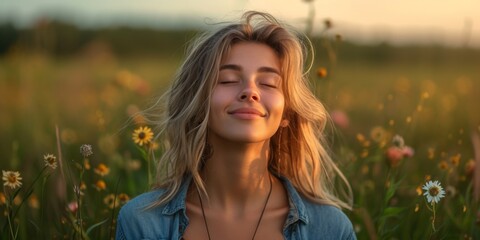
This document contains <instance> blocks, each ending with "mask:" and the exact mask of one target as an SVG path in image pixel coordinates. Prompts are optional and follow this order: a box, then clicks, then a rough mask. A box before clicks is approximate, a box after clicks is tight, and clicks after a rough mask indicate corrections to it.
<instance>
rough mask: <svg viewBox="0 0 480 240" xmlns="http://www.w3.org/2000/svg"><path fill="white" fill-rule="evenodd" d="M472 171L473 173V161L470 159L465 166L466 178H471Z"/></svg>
mask: <svg viewBox="0 0 480 240" xmlns="http://www.w3.org/2000/svg"><path fill="white" fill-rule="evenodd" d="M474 171H475V161H473V159H470V160H468V162H467V163H466V164H465V174H466V175H467V176H472V175H473V172H474Z"/></svg>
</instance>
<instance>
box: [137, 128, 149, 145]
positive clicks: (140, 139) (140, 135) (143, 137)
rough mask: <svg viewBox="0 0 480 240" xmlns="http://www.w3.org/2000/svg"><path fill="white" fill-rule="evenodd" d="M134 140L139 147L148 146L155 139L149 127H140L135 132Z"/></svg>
mask: <svg viewBox="0 0 480 240" xmlns="http://www.w3.org/2000/svg"><path fill="white" fill-rule="evenodd" d="M132 139H133V141H134V142H135V143H136V144H138V145H139V146H143V145H144V144H145V145H147V144H149V143H150V142H151V141H152V139H153V132H152V129H150V128H149V127H139V128H137V129H135V131H134V132H133V134H132Z"/></svg>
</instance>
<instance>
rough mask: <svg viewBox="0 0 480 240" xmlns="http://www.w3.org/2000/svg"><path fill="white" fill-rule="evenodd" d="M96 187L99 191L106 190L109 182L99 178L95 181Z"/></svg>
mask: <svg viewBox="0 0 480 240" xmlns="http://www.w3.org/2000/svg"><path fill="white" fill-rule="evenodd" d="M95 188H96V189H97V190H98V191H102V190H105V189H107V184H106V183H105V181H103V180H101V179H100V180H98V181H97V182H96V183H95Z"/></svg>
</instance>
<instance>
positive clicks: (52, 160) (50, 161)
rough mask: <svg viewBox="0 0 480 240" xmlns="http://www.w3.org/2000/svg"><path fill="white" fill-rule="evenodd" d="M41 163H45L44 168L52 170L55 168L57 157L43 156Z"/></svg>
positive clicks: (51, 155)
mask: <svg viewBox="0 0 480 240" xmlns="http://www.w3.org/2000/svg"><path fill="white" fill-rule="evenodd" d="M43 161H44V162H45V166H47V167H50V168H52V169H56V168H57V157H55V155H53V154H47V155H44V156H43Z"/></svg>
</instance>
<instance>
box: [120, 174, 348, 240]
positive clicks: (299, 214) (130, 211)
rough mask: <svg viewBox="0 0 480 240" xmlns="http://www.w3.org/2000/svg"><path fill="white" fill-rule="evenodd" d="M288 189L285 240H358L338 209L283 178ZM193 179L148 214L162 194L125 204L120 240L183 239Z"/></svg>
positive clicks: (153, 192)
mask: <svg viewBox="0 0 480 240" xmlns="http://www.w3.org/2000/svg"><path fill="white" fill-rule="evenodd" d="M280 179H281V180H282V183H283V184H284V186H285V189H287V192H288V197H289V205H290V210H289V213H288V216H287V218H286V220H285V224H284V228H283V236H284V238H285V239H286V240H300V239H336V240H337V239H348V240H350V239H356V236H355V232H354V231H353V227H352V223H351V222H350V220H349V219H348V217H347V216H346V215H345V214H344V213H343V212H342V211H341V210H340V209H338V208H336V207H333V206H330V205H321V204H317V203H312V202H310V201H309V200H307V199H305V198H304V197H302V196H301V195H300V194H298V192H297V191H296V189H295V188H294V187H293V185H292V184H291V183H290V181H289V180H288V179H286V178H282V177H281V178H280ZM190 182H191V177H187V178H185V180H184V182H183V184H182V186H181V187H180V190H179V192H178V193H177V195H176V196H175V197H174V198H173V199H172V200H171V201H170V202H168V203H167V204H164V205H162V206H159V207H155V208H152V209H148V210H146V209H145V208H146V207H147V206H149V205H150V204H152V203H153V202H154V201H156V200H157V199H158V198H159V197H160V196H161V195H162V194H163V192H164V191H163V190H154V191H150V192H147V193H143V194H141V195H139V196H137V197H135V198H133V199H132V200H130V201H129V202H128V203H127V204H125V205H124V206H123V207H122V208H121V210H120V213H119V215H118V219H117V230H116V239H117V240H124V239H128V240H140V239H151V240H153V239H169V240H179V239H181V237H182V235H183V233H184V232H185V229H186V227H187V225H188V217H187V214H186V203H185V198H186V195H187V191H188V186H189V185H190Z"/></svg>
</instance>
